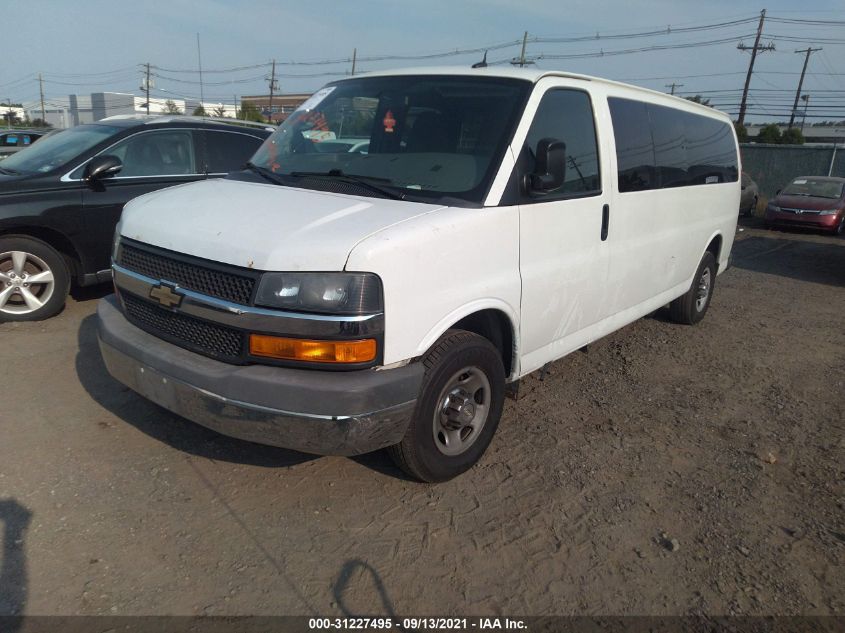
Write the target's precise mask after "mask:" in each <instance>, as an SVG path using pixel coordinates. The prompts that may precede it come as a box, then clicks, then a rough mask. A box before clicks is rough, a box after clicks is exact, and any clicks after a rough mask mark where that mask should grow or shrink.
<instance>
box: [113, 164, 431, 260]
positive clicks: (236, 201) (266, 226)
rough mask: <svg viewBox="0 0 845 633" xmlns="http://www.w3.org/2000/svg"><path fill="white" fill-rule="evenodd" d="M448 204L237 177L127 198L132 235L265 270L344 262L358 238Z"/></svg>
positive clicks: (125, 223) (126, 228)
mask: <svg viewBox="0 0 845 633" xmlns="http://www.w3.org/2000/svg"><path fill="white" fill-rule="evenodd" d="M441 208H443V207H442V206H439V205H431V204H425V203H421V202H405V201H401V200H389V199H382V198H368V197H364V196H349V195H344V194H336V193H326V192H322V191H313V190H309V189H296V188H293V187H284V186H281V185H274V184H269V183H268V184H263V183H251V182H243V181H237V180H205V181H202V182H197V183H191V184H186V185H179V186H176V187H171V188H169V189H163V190H161V191H156V192H153V193H150V194H147V195H144V196H141V197H139V198H136V199H135V200H133V201H131V202H130V203H129V204H127V205H126V207H125V208H124V211H123V216H122V218H121V221H120V226H119V229H118V230H119V231H120V234H121V235H122V236H124V237H128V238H131V239H133V240H138V241H139V242H144V243H146V244H152V245H154V246H159V247H161V248H166V249H170V250H173V251H176V252H178V253H184V254H186V255H194V256H196V257H202V258H205V259H210V260H213V261H216V262H222V263H226V264H233V265H235V266H246V267H248V268H255V269H257V270H275V271H307V270H314V271H334V270H343V268H344V266H345V265H346V260H347V258H348V256H349V253H350V252H351V251H352V249H353V248H354V246H355V245H356V244H357V243H358V242H360V241H361V240H363V239H365V238H367V237H369V236H370V235H372V234H373V233H376V232H377V231H380V230H382V229H384V228H387V227H389V226H392V225H394V224H398V223H399V222H404V221H405V220H409V219H411V218H413V217H416V216H419V215H422V214H425V213H431V212H433V211H437V210H438V209H441Z"/></svg>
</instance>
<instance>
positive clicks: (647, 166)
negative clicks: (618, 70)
mask: <svg viewBox="0 0 845 633" xmlns="http://www.w3.org/2000/svg"><path fill="white" fill-rule="evenodd" d="M607 101H608V103H609V104H610V118H611V119H612V121H613V136H614V138H615V139H616V163H617V165H616V169H617V170H618V174H619V191H621V192H623V193H624V192H626V191H646V190H648V189H657V188H658V187H659V185H658V180H657V174H656V169H655V165H656V164H657V163H656V161H655V157H654V139H652V137H651V125H650V123H649V119H648V109H647V108H646V104H645V103H642V102H640V101H631V100H630V99H614V98H610V99H608V100H607Z"/></svg>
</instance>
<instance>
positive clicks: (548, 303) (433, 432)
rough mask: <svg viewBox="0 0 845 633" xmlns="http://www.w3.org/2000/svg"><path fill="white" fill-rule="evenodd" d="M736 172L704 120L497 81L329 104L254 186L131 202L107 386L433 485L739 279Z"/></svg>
mask: <svg viewBox="0 0 845 633" xmlns="http://www.w3.org/2000/svg"><path fill="white" fill-rule="evenodd" d="M738 175H739V156H738V151H737V142H736V136H735V134H734V131H733V126H732V125H731V122H730V120H729V119H728V117H727V116H726V115H724V114H722V113H720V112H718V111H716V110H714V109H711V108H709V107H705V106H701V105H698V104H695V103H690V102H688V101H684V100H681V99H677V98H675V97H670V96H668V95H665V94H660V93H656V92H652V91H649V90H645V89H642V88H637V87H633V86H627V85H623V84H619V83H615V82H611V81H605V80H602V79H597V78H593V77H586V76H580V75H573V74H568V73H563V72H546V71H540V70H527V69H510V68H505V69H500V68H495V69H494V68H483V69H470V68H466V69H464V68H457V69H456V68H432V69H413V70H406V71H396V72H384V73H373V74H368V75H363V76H355V77H353V78H349V79H343V80H341V81H336V82H333V83H330V84H328V85H327V86H326V87H324V88H323V89H321V90H320V91H318V92H317V93H315V94H314V95H313V96H312V97H311V98H310V99H309V100H308V101H306V102H305V103H304V104H303V105H302V107H300V108H299V109H298V110H297V111H296V112H294V113H293V114H291V115H290V116H289V117H288V119H287V120H286V121H285V122H284V124H283V125H282V126H281V127H280V128H279V129H278V131H276V132H275V133H274V134H273V135H272V136H270V137H269V138H268V139H267V141H265V143H264V144H263V145H262V146H261V148H260V149H259V150H258V151H257V153H256V154H255V155H254V156H253V158H252V160H251V162H250V163H249V164H248V169H245V170H244V171H242V172H238V173H235V174H231V175H229V176H228V177H227V178H225V179H222V180H215V181H204V182H199V183H194V184H188V185H182V186H177V187H173V188H170V189H167V190H164V191H159V192H156V193H151V194H148V195H145V196H142V197H140V198H137V199H135V200H133V201H132V202H130V203H129V204H128V205H127V206H126V208H125V210H124V212H123V216H122V220H121V223H120V225H119V226H118V229H117V232H116V235H115V243H114V252H113V274H114V284H115V291H116V292H115V295H114V296H112V297H108V298H106V299H104V300H103V301H102V302H101V304H100V306H99V336H100V345H101V349H102V354H103V357H104V359H105V362H106V365H107V366H108V369H109V371H110V372H111V373H112V375H113V376H114V377H116V378H117V379H118V380H119V381H121V382H123V383H124V384H126V385H128V386H129V387H131V388H132V389H134V390H135V391H137V392H138V393H140V394H142V395H143V396H145V397H147V398H149V399H150V400H152V401H154V402H156V403H158V404H159V405H161V406H163V407H165V408H166V409H169V410H171V411H173V412H175V413H177V414H179V415H181V416H184V417H185V418H188V419H190V420H193V421H194V422H197V423H199V424H202V425H204V426H207V427H210V428H212V429H215V430H217V431H219V432H221V433H225V434H228V435H232V436H235V437H238V438H243V439H246V440H251V441H254V442H259V443H264V444H270V445H276V446H282V447H287V448H291V449H296V450H299V451H304V452H309V453H317V454H335V455H354V454H360V453H365V452H369V451H374V450H377V449H381V448H388V449H389V451H390V453H391V454H392V456H393V457H394V459H395V460H396V462H397V463H398V464H399V466H401V467H402V468H403V469H404V470H405V471H407V472H408V473H409V474H410V475H412V476H414V477H416V478H418V479H420V480H424V481H443V480H447V479H449V478H451V477H454V476H456V475H458V474H460V473H462V472H463V471H465V470H467V469H468V468H470V467H471V466H472V465H473V464H474V463H475V462H477V461H478V460H479V458H480V457H481V456H482V454H483V453H484V451H485V449H486V448H487V446H488V445H489V444H490V441H491V439H492V437H493V434H494V432H495V431H496V427H497V425H498V424H499V419H500V417H501V415H502V405H503V400H504V397H505V394H506V390H508V389H512V388H513V384H514V383H516V382H517V381H518V380H519V379H520V378H522V377H523V376H526V375H527V374H529V373H531V372H533V371H535V370H537V369H539V368H542V367H543V366H544V365H546V364H547V363H549V362H551V361H554V360H556V359H558V358H561V357H562V356H565V355H566V354H568V353H570V352H572V351H573V350H577V349H579V348H581V347H583V346H584V345H586V344H588V343H590V342H591V341H594V340H596V339H598V338H600V337H602V336H605V335H606V334H608V333H610V332H613V331H614V330H617V329H619V328H621V327H622V326H624V325H626V324H628V323H631V322H632V321H634V320H636V319H638V318H640V317H642V316H644V315H646V314H648V313H650V312H652V311H654V310H655V309H657V308H660V307H662V306H664V305H666V304H669V305H670V313H671V315H672V317H673V318H674V319H675V320H677V321H679V322H681V323H687V324H694V323H696V322H698V321H700V320H701V318H702V317H703V316H704V314H705V313H706V311H707V307H708V305H709V304H710V301H711V299H712V296H713V290H714V287H715V283H716V278H717V275H719V274H721V273H722V272H723V271H724V270H725V269H726V267H727V266H728V262H729V255H730V251H731V246H732V243H733V238H734V232H735V228H736V221H737V214H736V209H737V207H738V204H739V197H740V184H739V179H738Z"/></svg>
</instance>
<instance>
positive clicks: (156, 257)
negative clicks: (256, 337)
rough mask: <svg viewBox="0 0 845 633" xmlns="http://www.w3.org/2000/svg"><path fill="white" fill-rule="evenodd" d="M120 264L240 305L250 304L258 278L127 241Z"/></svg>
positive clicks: (123, 244) (154, 277) (123, 247)
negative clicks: (176, 256)
mask: <svg viewBox="0 0 845 633" xmlns="http://www.w3.org/2000/svg"><path fill="white" fill-rule="evenodd" d="M117 263H118V264H120V265H121V266H123V267H124V268H127V269H128V270H131V271H134V272H136V273H139V274H141V275H145V276H147V277H151V278H153V279H162V280H165V281H170V282H173V283H175V284H177V285H179V286H180V287H182V288H186V289H188V290H193V291H195V292H200V293H202V294H205V295H209V296H211V297H217V298H218V299H225V300H226V301H231V302H233V303H239V304H241V305H249V302H250V299H251V298H252V291H253V288H254V287H255V282H256V278H255V277H250V276H248V275H240V274H237V273H235V272H226V271H222V270H216V269H215V268H213V267H211V266H209V265H207V264H206V263H205V262H204V260H199V259H194V258H184V259H182V258H180V259H177V258H175V257H171V256H169V255H167V254H166V253H165V252H160V251H157V250H155V251H154V250H152V249H151V250H147V249H146V248H139V247H137V246H134V245H133V244H129V243H127V242H123V243H122V244H121V246H120V252H119V255H118V262H117Z"/></svg>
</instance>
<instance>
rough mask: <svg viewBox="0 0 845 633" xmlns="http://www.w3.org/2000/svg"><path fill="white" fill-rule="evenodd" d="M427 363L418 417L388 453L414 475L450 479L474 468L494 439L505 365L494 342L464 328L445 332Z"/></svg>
mask: <svg viewBox="0 0 845 633" xmlns="http://www.w3.org/2000/svg"><path fill="white" fill-rule="evenodd" d="M423 364H424V365H425V374H424V377H423V384H422V388H421V389H420V395H419V398H418V400H417V406H416V409H415V410H414V416H413V418H412V419H411V423H410V425H409V426H408V430H407V432H406V433H405V437H403V438H402V441H401V442H400V443H399V444H396V445H395V446H391V447H390V448H388V452H389V453H390V456H391V457H392V458H393V461H394V462H396V465H397V466H399V467H400V468H401V469H402V470H404V471H405V472H406V473H408V474H409V475H411V476H412V477H414V478H415V479H419V480H420V481H425V482H437V481H447V480H449V479H452V478H453V477H456V476H458V475H460V474H461V473H463V472H464V471H466V470H468V469H469V468H471V467H472V465H473V464H475V463H476V462H477V461H478V460H479V459H480V458H481V456H482V455H483V454H484V451H485V450H486V449H487V446H488V445H489V444H490V441H491V440H492V438H493V434H494V433H495V432H496V427H497V426H498V425H499V419H500V418H501V417H502V408H503V406H504V399H505V370H504V366H503V364H502V358H501V356H500V355H499V352H498V350H496V348H495V347H494V346H493V344H492V343H490V341H488V340H487V339H486V338H484V337H481V336H478V335H477V334H473V333H471V332H466V331H464V330H449V331H447V332H446V334H444V335H443V336H442V337H441V338H440V340H439V341H438V342H437V343H436V344H435V345H434V346H433V347H432V348H431V350H430V351H429V352H428V353H427V354H426V356H425V358H424V359H423Z"/></svg>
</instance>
